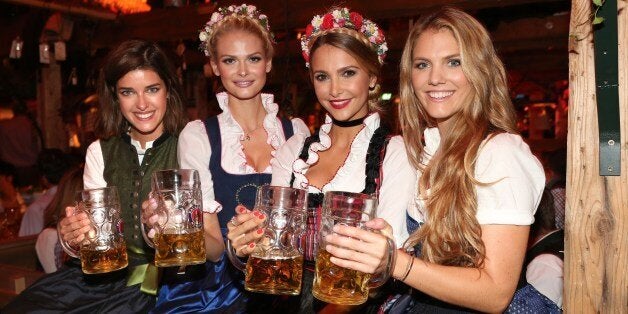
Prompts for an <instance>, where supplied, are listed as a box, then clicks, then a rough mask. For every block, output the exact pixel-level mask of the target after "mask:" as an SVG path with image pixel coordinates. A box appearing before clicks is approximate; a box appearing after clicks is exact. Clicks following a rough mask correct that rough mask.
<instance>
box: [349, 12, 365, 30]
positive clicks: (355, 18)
mask: <svg viewBox="0 0 628 314" xmlns="http://www.w3.org/2000/svg"><path fill="white" fill-rule="evenodd" d="M349 19H350V20H351V23H353V25H355V29H356V30H360V29H361V28H362V15H360V13H357V12H351V13H349Z"/></svg>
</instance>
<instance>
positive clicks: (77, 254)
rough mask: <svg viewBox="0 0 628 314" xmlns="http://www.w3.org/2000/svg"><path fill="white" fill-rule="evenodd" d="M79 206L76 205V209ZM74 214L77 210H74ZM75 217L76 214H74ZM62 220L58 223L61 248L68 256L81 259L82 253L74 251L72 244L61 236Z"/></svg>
mask: <svg viewBox="0 0 628 314" xmlns="http://www.w3.org/2000/svg"><path fill="white" fill-rule="evenodd" d="M76 206H78V204H76V205H75V207H76ZM74 213H76V208H75V209H74ZM72 215H74V214H72ZM60 230H61V220H59V222H58V223H57V237H58V238H59V243H60V244H61V247H62V248H63V250H64V251H65V252H66V253H68V255H70V256H72V257H74V258H80V257H81V253H80V252H79V251H77V250H76V249H74V248H73V247H72V246H71V245H70V243H68V242H67V241H65V239H63V236H62V235H61V231H60Z"/></svg>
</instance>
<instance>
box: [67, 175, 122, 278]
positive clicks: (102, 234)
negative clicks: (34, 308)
mask: <svg viewBox="0 0 628 314" xmlns="http://www.w3.org/2000/svg"><path fill="white" fill-rule="evenodd" d="M81 212H83V213H86V214H87V217H89V220H90V223H91V225H90V226H91V228H90V230H89V231H88V232H86V233H85V234H84V236H85V239H83V240H82V241H81V242H80V243H79V244H78V250H77V249H75V248H74V247H72V246H71V245H69V244H68V243H67V242H65V241H64V240H62V238H61V237H59V238H60V241H59V242H61V245H62V246H63V247H64V248H65V250H66V252H68V254H69V255H70V256H72V257H80V259H81V267H82V269H83V272H84V273H86V274H99V273H107V272H111V271H114V270H119V269H122V268H124V267H126V266H127V265H128V258H127V253H126V244H125V242H124V233H123V232H124V231H123V226H124V223H123V221H122V219H121V218H120V199H119V198H118V190H117V189H116V187H115V186H110V187H106V188H100V189H92V190H83V191H80V192H78V193H77V197H76V207H75V213H76V214H78V213H81Z"/></svg>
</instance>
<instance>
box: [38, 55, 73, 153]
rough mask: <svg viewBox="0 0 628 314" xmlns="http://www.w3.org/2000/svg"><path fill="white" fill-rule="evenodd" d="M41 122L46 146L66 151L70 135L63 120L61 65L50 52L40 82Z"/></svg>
mask: <svg viewBox="0 0 628 314" xmlns="http://www.w3.org/2000/svg"><path fill="white" fill-rule="evenodd" d="M39 84H40V86H39V95H38V97H37V98H38V100H39V119H40V120H39V123H40V125H41V128H42V131H43V132H42V133H43V134H44V146H45V148H59V149H61V150H63V151H66V150H67V148H68V136H67V134H66V132H65V128H64V125H63V121H61V114H60V109H61V105H62V95H61V67H60V66H59V64H58V63H57V62H56V60H55V59H54V54H53V53H50V64H49V65H47V66H43V67H42V69H41V82H40V83H39Z"/></svg>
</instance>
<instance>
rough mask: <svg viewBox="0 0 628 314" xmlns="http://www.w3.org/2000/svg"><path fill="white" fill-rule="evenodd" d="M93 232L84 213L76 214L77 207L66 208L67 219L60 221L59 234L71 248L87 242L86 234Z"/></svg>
mask: <svg viewBox="0 0 628 314" xmlns="http://www.w3.org/2000/svg"><path fill="white" fill-rule="evenodd" d="M90 230H91V223H90V221H89V218H88V217H87V214H86V213H84V212H80V213H76V207H74V206H68V207H66V208H65V217H63V219H61V221H59V224H58V225H57V232H58V233H59V238H60V239H61V240H63V241H65V242H66V243H68V244H69V245H71V246H75V245H76V244H78V243H80V242H82V241H83V240H85V234H86V233H87V232H89V231H90Z"/></svg>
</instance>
